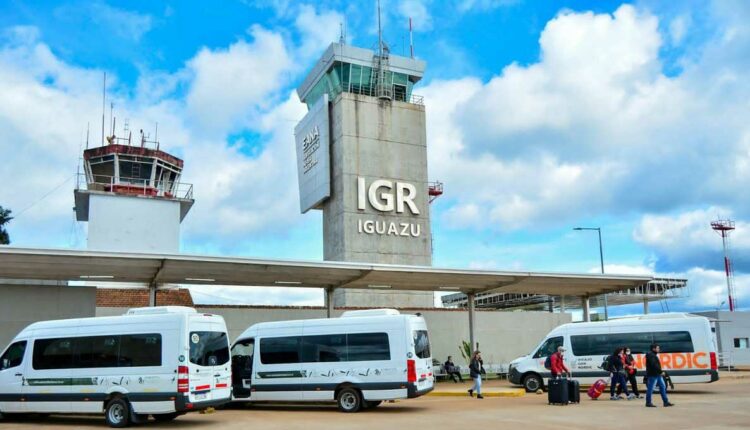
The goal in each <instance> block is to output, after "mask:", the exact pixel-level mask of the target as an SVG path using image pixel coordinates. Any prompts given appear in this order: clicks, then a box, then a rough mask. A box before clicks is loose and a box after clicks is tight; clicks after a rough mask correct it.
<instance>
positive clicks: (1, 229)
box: [0, 206, 13, 245]
mask: <svg viewBox="0 0 750 430" xmlns="http://www.w3.org/2000/svg"><path fill="white" fill-rule="evenodd" d="M10 214H11V210H10V209H4V208H3V207H2V206H0V245H9V244H10V236H9V235H8V231H7V230H5V225H6V224H8V223H9V222H10V220H12V219H13V217H12V216H10Z"/></svg>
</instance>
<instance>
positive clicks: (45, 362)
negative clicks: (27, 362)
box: [31, 338, 73, 370]
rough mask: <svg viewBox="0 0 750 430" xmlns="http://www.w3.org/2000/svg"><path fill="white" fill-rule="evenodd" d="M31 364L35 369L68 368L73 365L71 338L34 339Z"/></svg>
mask: <svg viewBox="0 0 750 430" xmlns="http://www.w3.org/2000/svg"><path fill="white" fill-rule="evenodd" d="M31 364H32V366H33V367H34V369H36V370H46V369H70V368H71V367H72V366H73V339H72V338H58V339H38V340H35V341H34V356H33V357H32V360H31Z"/></svg>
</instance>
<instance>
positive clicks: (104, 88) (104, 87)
mask: <svg viewBox="0 0 750 430" xmlns="http://www.w3.org/2000/svg"><path fill="white" fill-rule="evenodd" d="M106 104H107V72H104V82H102V146H104V114H105V111H106V110H107V108H106V107H105V106H106Z"/></svg>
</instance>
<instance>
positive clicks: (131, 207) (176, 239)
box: [88, 194, 180, 253]
mask: <svg viewBox="0 0 750 430" xmlns="http://www.w3.org/2000/svg"><path fill="white" fill-rule="evenodd" d="M90 199H91V200H90V202H89V208H90V209H89V223H88V224H89V225H88V249H90V250H100V251H122V252H167V253H176V252H179V251H180V202H178V201H175V200H164V199H155V198H145V197H135V196H122V195H104V194H92V195H91V197H90Z"/></svg>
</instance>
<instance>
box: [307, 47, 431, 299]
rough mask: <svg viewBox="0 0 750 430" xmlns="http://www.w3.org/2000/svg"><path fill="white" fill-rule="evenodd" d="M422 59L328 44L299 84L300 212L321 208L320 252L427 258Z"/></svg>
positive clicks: (396, 295)
mask: <svg viewBox="0 0 750 430" xmlns="http://www.w3.org/2000/svg"><path fill="white" fill-rule="evenodd" d="M424 69H425V63H424V62H423V61H420V60H416V59H413V58H407V57H400V56H395V55H390V54H389V52H388V50H387V49H385V48H384V47H382V45H381V49H379V51H378V52H374V51H371V50H367V49H361V48H356V47H353V46H348V45H344V44H340V43H333V44H331V45H330V46H329V47H328V49H327V50H326V51H325V53H324V54H323V56H322V58H321V59H320V60H319V61H318V62H317V63H316V65H315V67H313V69H312V71H311V72H310V73H309V75H308V76H307V77H306V79H305V80H304V82H303V83H302V84H301V85H300V86H299V88H298V89H297V93H298V95H299V97H300V100H302V102H304V103H306V104H307V106H308V109H309V112H308V113H307V115H306V116H305V117H304V118H303V119H302V121H300V123H299V124H298V125H297V126H296V128H295V138H296V145H297V164H298V177H299V187H300V210H301V211H302V213H305V212H307V211H308V210H310V209H319V210H322V211H323V235H324V240H323V246H324V258H325V259H326V260H335V261H356V262H368V263H384V264H404V265H431V264H432V238H431V233H430V210H429V195H428V187H429V185H428V178H427V142H426V140H427V138H426V131H425V108H424V104H423V102H422V98H421V97H418V96H416V95H414V94H412V87H413V86H414V84H416V83H417V82H418V81H419V80H420V79H421V78H422V76H423V73H424ZM334 304H335V305H336V306H365V307H374V306H396V305H400V306H419V307H431V306H433V294H432V293H424V292H401V291H390V286H388V285H377V286H375V285H373V286H371V288H370V289H368V290H343V289H342V290H337V291H336V295H335V298H334Z"/></svg>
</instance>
